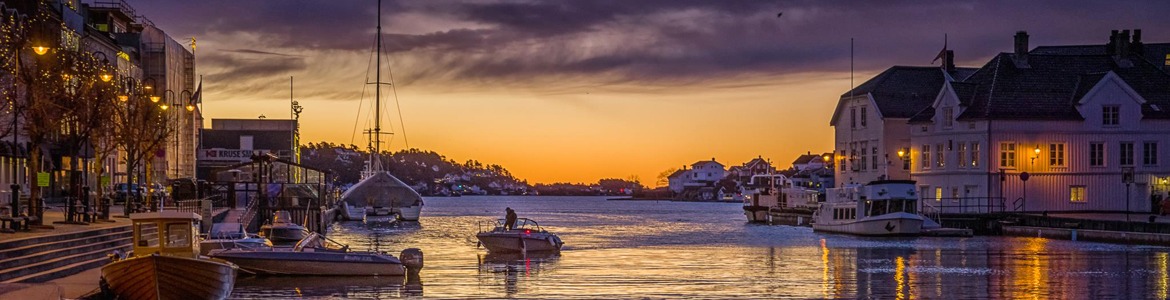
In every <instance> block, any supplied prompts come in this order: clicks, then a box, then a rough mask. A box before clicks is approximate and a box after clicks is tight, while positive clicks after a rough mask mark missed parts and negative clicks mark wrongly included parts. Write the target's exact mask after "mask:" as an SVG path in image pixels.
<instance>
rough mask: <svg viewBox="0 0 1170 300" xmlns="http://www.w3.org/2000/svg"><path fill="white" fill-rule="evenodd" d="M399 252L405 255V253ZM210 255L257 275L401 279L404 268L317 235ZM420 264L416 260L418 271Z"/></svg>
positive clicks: (393, 260) (386, 258) (388, 258)
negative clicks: (287, 243)
mask: <svg viewBox="0 0 1170 300" xmlns="http://www.w3.org/2000/svg"><path fill="white" fill-rule="evenodd" d="M327 242H328V243H327ZM407 250H410V249H407ZM403 253H404V256H405V253H406V250H404V251H403ZM210 255H211V256H212V257H215V258H219V259H223V260H227V261H230V262H232V263H235V264H236V265H239V266H240V268H241V269H243V270H245V271H248V272H252V273H256V274H260V275H307V276H404V275H406V267H407V266H406V265H404V264H403V262H402V261H401V260H399V259H398V258H396V257H394V256H393V255H390V254H386V253H381V252H365V251H350V250H349V247H348V246H345V245H340V244H337V243H335V242H331V241H329V240H328V239H327V238H325V237H322V236H320V235H318V234H317V233H310V234H309V236H306V237H305V239H304V240H301V241H300V242H298V243H297V245H296V246H293V247H267V248H255V249H223V250H215V251H212V252H211V253H210ZM421 264H422V261H421V257H420V258H419V260H418V265H419V267H420V268H421Z"/></svg>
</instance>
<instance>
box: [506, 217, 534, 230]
mask: <svg viewBox="0 0 1170 300" xmlns="http://www.w3.org/2000/svg"><path fill="white" fill-rule="evenodd" d="M512 229H514V230H515V229H529V230H536V231H540V230H541V228H540V225H539V224H536V221H533V220H529V219H526V218H518V219H516V224H515V225H514V226H512ZM496 230H499V231H503V230H504V219H499V220H496Z"/></svg>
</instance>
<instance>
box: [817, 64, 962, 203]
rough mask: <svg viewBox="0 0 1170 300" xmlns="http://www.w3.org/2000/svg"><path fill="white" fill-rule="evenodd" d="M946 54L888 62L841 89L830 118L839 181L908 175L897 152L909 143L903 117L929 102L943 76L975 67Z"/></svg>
mask: <svg viewBox="0 0 1170 300" xmlns="http://www.w3.org/2000/svg"><path fill="white" fill-rule="evenodd" d="M945 54H946V55H945V59H944V60H943V61H944V62H943V65H942V67H936V66H927V67H911V66H894V67H890V68H889V69H886V70H885V71H884V72H882V73H881V74H878V75H877V76H874V77H873V78H871V79H869V80H867V81H865V82H864V83H862V84H861V85H858V86H857V87H855V88H853V89H852V90H850V91H847V92H845V93H844V94H842V95H841V97H840V100H839V101H838V102H837V108H836V109H835V110H834V111H833V117H832V119H831V120H830V121H829V125H831V126H833V129H834V136H835V137H834V140H835V150H834V153H835V154H836V155H834V156H835V159H836V160H837V161H836V162H835V165H836V168H835V174H834V177H835V178H836V183H837V185H838V186H843V185H847V184H864V183H867V182H870V181H873V180H878V179H882V178H886V179H909V178H910V169H909V166H908V164H907V163H906V161H904V160H903V159H900V158H899V157H898V155H897V153H899V152H898V151H899V150H903V154H905V151H904V149H906V148H909V147H910V127H909V124H907V121H909V120H910V117H912V116H914V115H915V114H917V113H918V112H920V111H922V110H923V109H925V108H927V107H930V105H931V103H933V102H934V100H935V98H936V97H937V96H938V94H939V91H940V90H941V89H942V87H943V85H944V84H945V83H946V82H950V81H955V80H963V79H966V77H967V76H969V75H970V74H972V73H974V71H975V70H976V69H972V68H956V67H955V66H954V59H953V56H954V55H953V54H952V53H951V52H950V51H946V52H945Z"/></svg>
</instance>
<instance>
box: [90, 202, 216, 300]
mask: <svg viewBox="0 0 1170 300" xmlns="http://www.w3.org/2000/svg"><path fill="white" fill-rule="evenodd" d="M130 218H131V220H133V222H134V225H133V226H134V239H133V243H134V248H133V249H134V250H133V252H131V254H130V255H129V256H127V257H120V255H115V257H114V259H115V260H114V261H113V262H111V263H109V264H107V265H105V266H103V267H102V278H101V283H102V290H103V292H107V295H110V294H112V295H111V296H113V297H116V298H118V299H131V300H154V299H224V298H227V297H228V296H229V295H231V293H232V287H233V286H234V285H235V283H236V271H237V267H236V265H234V264H232V263H229V262H226V261H222V260H216V259H208V258H204V257H201V256H199V249H198V248H199V243H197V241H198V233H199V231H198V230H197V229H196V228H198V227H196V226H195V224H196V222H197V221H198V220H200V219H202V217H200V216H199V215H198V214H195V213H190V212H173V211H168V212H151V213H141V214H134V215H131V217H130Z"/></svg>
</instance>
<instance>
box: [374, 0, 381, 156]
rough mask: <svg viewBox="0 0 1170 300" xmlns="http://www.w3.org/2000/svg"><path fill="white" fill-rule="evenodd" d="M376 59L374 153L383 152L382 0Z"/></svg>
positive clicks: (379, 4) (379, 7)
mask: <svg viewBox="0 0 1170 300" xmlns="http://www.w3.org/2000/svg"><path fill="white" fill-rule="evenodd" d="M374 47H375V49H377V50H375V51H374V57H375V58H374V59H375V60H377V62H376V63H375V64H374V67H375V71H374V154H375V155H381V153H382V150H381V149H382V0H378V34H377V36H376V37H375V45H374Z"/></svg>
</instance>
